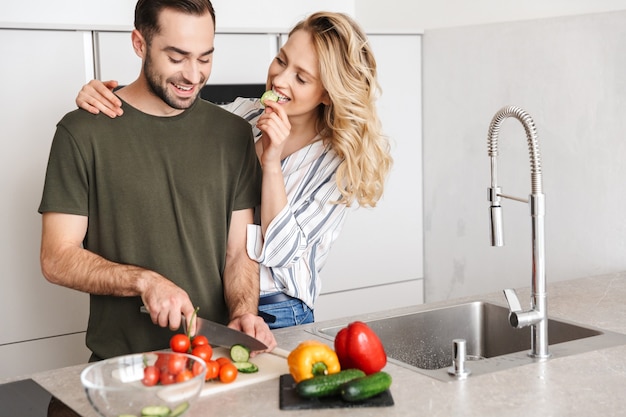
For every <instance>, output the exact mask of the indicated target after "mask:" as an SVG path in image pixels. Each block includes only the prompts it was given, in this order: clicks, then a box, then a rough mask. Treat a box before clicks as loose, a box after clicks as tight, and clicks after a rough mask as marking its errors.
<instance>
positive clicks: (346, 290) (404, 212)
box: [316, 34, 424, 320]
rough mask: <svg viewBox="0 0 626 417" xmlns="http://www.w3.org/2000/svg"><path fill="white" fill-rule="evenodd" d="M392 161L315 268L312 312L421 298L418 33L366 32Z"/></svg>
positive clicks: (356, 310)
mask: <svg viewBox="0 0 626 417" xmlns="http://www.w3.org/2000/svg"><path fill="white" fill-rule="evenodd" d="M369 40H370V43H371V45H372V48H373V51H374V55H375V56H376V61H377V64H378V72H379V82H380V84H381V87H382V90H383V93H382V96H381V98H380V100H379V103H378V109H379V111H380V116H381V119H382V124H383V129H384V131H385V133H386V134H387V135H388V136H389V138H390V139H391V143H392V155H393V158H394V165H393V169H392V171H391V174H390V176H389V179H388V181H387V184H386V188H385V193H384V197H383V199H382V201H380V203H379V204H378V205H377V207H376V208H373V209H369V208H359V209H357V210H356V211H355V212H353V213H351V214H350V216H349V217H348V219H347V221H346V224H345V227H344V229H343V231H342V232H341V235H340V236H339V238H338V239H337V241H336V243H335V244H334V246H333V248H332V250H331V252H330V255H329V257H328V264H327V265H326V267H325V268H324V269H323V270H322V273H321V275H322V283H323V284H322V295H321V296H320V300H319V302H318V304H317V306H316V320H317V319H318V320H321V319H324V320H326V319H332V318H336V317H342V316H346V315H350V314H361V313H368V312H373V311H379V310H384V309H387V308H394V307H403V306H408V305H414V304H421V303H422V302H423V277H424V253H423V252H424V251H423V238H422V235H423V225H422V121H421V120H422V98H421V95H422V90H421V78H422V77H421V36H420V35H412V34H393V35H376V34H372V35H370V36H369Z"/></svg>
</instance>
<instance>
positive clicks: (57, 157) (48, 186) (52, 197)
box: [39, 124, 89, 216]
mask: <svg viewBox="0 0 626 417" xmlns="http://www.w3.org/2000/svg"><path fill="white" fill-rule="evenodd" d="M88 186H89V181H88V175H87V171H86V167H85V161H84V158H83V156H82V154H81V152H80V150H79V148H78V146H77V144H76V142H75V141H74V139H73V138H72V136H71V134H70V133H69V132H68V130H67V129H65V127H64V126H63V125H62V124H58V125H57V130H56V133H55V135H54V139H53V140H52V146H51V149H50V157H49V160H48V167H47V170H46V178H45V184H44V190H43V196H42V199H41V204H40V205H39V212H40V213H43V212H50V211H53V212H60V213H69V214H77V215H83V216H87V215H88V213H89V211H88V210H89V205H88V195H89V189H88Z"/></svg>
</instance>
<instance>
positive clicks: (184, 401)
mask: <svg viewBox="0 0 626 417" xmlns="http://www.w3.org/2000/svg"><path fill="white" fill-rule="evenodd" d="M206 371H207V366H206V362H205V361H204V360H203V359H201V358H199V357H197V356H193V355H190V354H187V353H179V352H165V351H163V352H149V353H137V354H131V355H124V356H118V357H115V358H111V359H107V360H103V361H100V362H95V363H93V364H91V365H89V366H88V367H87V368H85V369H84V370H83V372H82V373H81V375H80V380H81V383H82V384H83V387H84V388H85V392H86V394H87V398H88V399H89V402H90V403H91V405H92V406H93V408H94V409H95V410H96V411H97V412H98V413H99V414H100V415H102V416H104V417H118V416H120V415H129V416H155V417H156V416H168V417H178V416H181V415H183V414H184V413H185V412H186V411H187V409H188V408H189V407H190V406H191V405H192V404H193V402H194V401H195V400H196V399H197V398H198V396H199V395H200V392H201V390H202V387H203V385H204V382H205V375H206Z"/></svg>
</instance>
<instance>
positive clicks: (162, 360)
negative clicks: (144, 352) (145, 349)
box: [154, 353, 169, 372]
mask: <svg viewBox="0 0 626 417" xmlns="http://www.w3.org/2000/svg"><path fill="white" fill-rule="evenodd" d="M168 361H169V356H168V355H164V354H160V353H157V360H156V361H155V362H154V366H155V367H156V368H157V369H158V370H159V371H161V372H162V371H163V370H167V362H168Z"/></svg>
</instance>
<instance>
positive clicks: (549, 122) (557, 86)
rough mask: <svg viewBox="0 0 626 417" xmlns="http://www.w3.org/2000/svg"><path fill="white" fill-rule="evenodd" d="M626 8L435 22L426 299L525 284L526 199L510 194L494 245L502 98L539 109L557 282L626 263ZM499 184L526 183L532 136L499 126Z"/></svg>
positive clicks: (427, 73)
mask: <svg viewBox="0 0 626 417" xmlns="http://www.w3.org/2000/svg"><path fill="white" fill-rule="evenodd" d="M624 51H626V11H622V12H612V13H603V14H590V15H580V16H573V17H562V18H553V19H541V20H530V21H524V22H515V23H503V24H489V25H478V26H467V27H458V28H450V29H437V30H430V31H428V30H427V31H426V32H425V36H424V55H423V61H424V68H423V74H424V78H423V84H424V179H425V180H424V181H425V182H424V204H425V207H424V229H425V259H426V265H425V269H426V271H425V276H426V281H425V297H426V301H427V302H430V301H435V300H439V299H446V298H454V297H457V296H462V295H469V294H481V293H485V292H491V291H498V290H500V289H503V288H507V287H521V286H524V287H528V286H529V285H530V276H531V268H530V267H531V244H530V242H531V230H530V229H531V227H530V212H529V208H528V206H527V205H525V204H522V203H518V202H514V201H510V200H505V201H504V202H503V207H504V208H503V210H504V221H505V224H504V226H505V244H506V246H505V247H503V248H493V247H490V246H489V238H488V236H489V235H488V233H489V226H488V224H489V217H488V202H487V187H488V186H489V181H490V176H489V158H488V156H487V140H486V139H487V130H488V127H489V123H490V121H491V118H492V117H493V115H494V114H495V113H496V112H497V111H498V110H499V109H500V108H501V107H503V106H505V105H509V104H512V105H517V106H520V107H522V108H523V109H525V110H526V111H527V112H529V113H530V115H531V116H532V117H533V118H534V120H535V123H536V125H537V130H538V135H539V145H540V148H541V156H542V169H543V180H544V193H545V195H546V217H545V224H546V271H547V279H548V282H550V281H557V280H565V279H572V278H577V277H582V276H590V275H596V274H604V273H610V272H616V271H622V270H626V256H624V254H625V253H626V216H625V215H624V207H626V188H625V187H624V179H625V178H626V164H624V162H623V161H624V156H625V155H626V141H625V140H624V135H625V134H626V118H625V117H624V116H625V115H626V81H625V80H626V79H625V78H624V74H626V54H624ZM499 144H500V157H499V175H498V182H499V185H501V186H502V192H503V193H505V194H511V195H515V196H519V197H527V196H528V194H529V193H530V164H529V157H528V146H527V143H526V137H525V133H524V130H523V129H522V127H521V125H520V124H519V123H518V122H517V121H516V120H514V119H511V120H507V121H505V122H504V123H503V125H502V130H501V134H500V141H499Z"/></svg>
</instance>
